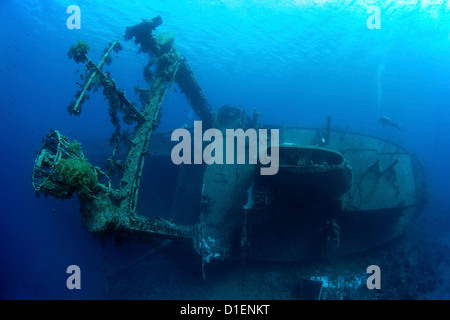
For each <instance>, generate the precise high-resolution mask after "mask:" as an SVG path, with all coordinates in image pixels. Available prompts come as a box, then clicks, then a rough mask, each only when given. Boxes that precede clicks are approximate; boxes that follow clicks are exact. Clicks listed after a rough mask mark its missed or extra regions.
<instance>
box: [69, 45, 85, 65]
mask: <svg viewBox="0 0 450 320" xmlns="http://www.w3.org/2000/svg"><path fill="white" fill-rule="evenodd" d="M89 50H90V48H89V45H88V44H87V42H86V41H83V40H78V42H77V44H75V45H72V46H71V47H70V49H69V52H67V56H68V57H69V59H73V60H74V61H75V62H76V63H79V62H82V63H84V62H86V60H87V56H86V54H87V53H88V52H89Z"/></svg>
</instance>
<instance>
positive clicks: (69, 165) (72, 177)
mask: <svg viewBox="0 0 450 320" xmlns="http://www.w3.org/2000/svg"><path fill="white" fill-rule="evenodd" d="M72 144H73V143H72ZM56 171H57V173H58V175H59V177H60V179H61V180H62V181H63V182H64V183H66V184H68V185H70V186H73V187H75V188H76V191H77V192H78V194H79V195H81V196H85V195H88V194H92V193H93V191H94V189H95V188H96V187H97V186H98V177H97V172H96V171H95V170H94V169H93V167H92V166H91V165H90V164H89V163H88V162H87V161H86V159H76V158H68V159H64V158H61V159H60V160H59V162H58V165H57V167H56Z"/></svg>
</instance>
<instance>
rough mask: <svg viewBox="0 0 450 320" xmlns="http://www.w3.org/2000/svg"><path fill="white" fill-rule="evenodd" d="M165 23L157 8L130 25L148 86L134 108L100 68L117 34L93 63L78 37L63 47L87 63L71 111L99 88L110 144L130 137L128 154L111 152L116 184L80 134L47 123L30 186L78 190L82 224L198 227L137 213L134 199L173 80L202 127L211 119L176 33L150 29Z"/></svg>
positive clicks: (154, 230) (144, 229) (98, 228)
mask: <svg viewBox="0 0 450 320" xmlns="http://www.w3.org/2000/svg"><path fill="white" fill-rule="evenodd" d="M161 24H162V19H161V17H160V16H157V17H155V18H153V19H144V20H143V21H142V22H141V23H139V24H137V25H135V26H132V27H128V28H127V29H126V32H125V36H124V39H125V40H127V41H129V40H132V39H134V42H135V44H137V45H139V46H140V49H139V52H142V53H146V54H148V55H149V61H148V63H147V65H146V66H145V68H144V72H143V74H144V78H145V80H146V82H147V83H148V84H149V88H136V92H138V93H139V96H140V100H141V104H142V105H141V107H140V108H138V107H137V106H136V104H135V103H133V102H131V101H130V100H129V99H128V98H127V97H126V94H125V92H124V91H123V90H121V89H119V88H118V87H117V86H116V82H115V81H114V80H113V79H112V78H111V75H110V74H109V72H104V71H103V70H102V68H103V66H104V64H109V63H111V62H112V58H111V53H112V52H116V53H117V52H119V51H120V50H121V49H122V47H121V45H120V43H119V41H118V40H115V41H113V42H112V43H111V44H110V45H109V46H108V47H107V48H106V49H105V51H104V53H103V56H102V58H101V60H100V62H99V63H98V64H95V63H94V62H93V61H92V60H91V59H90V58H89V57H88V55H87V53H88V51H89V46H88V44H87V43H86V42H84V41H79V42H78V43H77V44H76V45H74V46H72V47H71V48H70V50H69V52H68V56H69V58H73V59H74V61H75V62H76V63H85V72H84V74H83V75H82V79H83V83H82V84H81V85H80V90H79V91H78V92H77V94H76V95H75V98H76V99H75V100H74V101H73V102H71V103H70V105H69V107H68V108H67V109H68V111H69V113H70V114H72V115H80V114H81V111H82V106H83V104H84V102H85V101H86V100H87V99H88V98H89V97H88V94H87V93H88V92H90V91H96V90H98V89H99V88H103V94H104V96H105V98H106V99H107V100H108V102H109V110H108V112H109V114H110V116H111V121H112V123H113V125H114V126H115V132H114V134H113V136H112V138H111V141H112V143H113V144H114V146H115V148H114V151H113V156H114V155H115V153H116V151H117V148H118V145H119V143H121V142H124V141H125V140H127V142H128V147H129V149H128V152H127V155H126V160H125V161H123V162H122V161H116V160H114V159H113V157H110V158H108V160H109V161H110V163H112V164H113V166H116V168H118V169H120V170H118V171H119V172H120V182H119V186H118V188H114V187H113V186H112V184H111V179H110V177H109V176H108V175H107V174H106V173H104V172H103V171H102V170H100V168H98V167H94V166H92V165H91V164H90V163H89V162H88V161H87V159H86V157H85V155H84V153H83V152H82V150H81V144H80V143H79V142H77V141H75V140H74V141H72V142H70V141H69V139H67V138H66V137H64V136H63V135H62V134H61V133H59V132H58V131H52V132H51V133H50V134H49V135H47V137H46V138H45V139H44V142H43V144H42V146H41V149H40V150H39V152H38V156H37V158H36V161H35V166H34V170H33V177H32V180H33V187H34V189H35V190H36V192H39V193H41V194H44V195H45V196H47V195H51V196H53V197H56V198H62V199H66V198H70V197H71V196H72V195H73V194H74V193H75V192H76V193H77V194H78V197H79V200H80V212H81V216H82V222H83V226H84V227H85V229H86V230H88V231H89V232H91V233H94V234H103V233H106V232H111V231H121V232H129V233H135V234H136V233H137V234H146V235H150V236H158V237H166V238H193V237H194V234H195V228H194V227H192V226H181V225H176V224H174V223H172V222H170V221H168V220H165V219H162V218H151V217H148V216H143V215H139V214H138V212H137V209H136V208H137V199H138V194H139V187H140V183H141V177H142V174H143V168H144V162H145V157H146V155H147V154H148V153H149V152H148V144H149V141H150V139H151V137H152V134H153V132H154V130H155V129H156V128H157V127H158V125H159V121H160V117H161V105H162V102H163V100H164V97H165V95H166V93H167V91H168V89H169V88H170V86H171V84H172V83H174V82H175V83H177V84H178V86H179V87H180V89H181V91H182V92H183V93H184V94H185V96H186V98H187V100H188V101H189V103H190V104H191V106H192V108H193V110H194V111H195V112H196V113H197V114H198V116H199V117H200V119H201V120H202V122H203V126H204V127H207V128H208V127H211V126H212V123H213V118H214V117H213V112H212V111H211V107H210V105H209V103H208V101H207V99H206V97H205V95H204V94H203V91H202V90H201V88H200V85H199V84H198V82H197V80H196V78H195V76H194V74H193V72H192V69H191V68H190V66H189V64H188V62H187V60H186V58H185V57H184V56H182V55H180V54H179V53H178V51H177V49H176V47H175V45H174V40H175V37H174V35H173V34H171V33H169V32H164V33H160V34H155V33H154V30H155V29H156V28H157V27H158V26H159V25H161ZM119 115H121V116H122V120H123V121H124V122H125V123H126V124H128V125H130V126H134V133H133V134H132V135H130V136H129V135H127V134H125V133H124V132H123V131H122V130H121V128H120V118H119Z"/></svg>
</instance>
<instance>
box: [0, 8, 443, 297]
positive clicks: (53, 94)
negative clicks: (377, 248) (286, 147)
mask: <svg viewBox="0 0 450 320" xmlns="http://www.w3.org/2000/svg"><path fill="white" fill-rule="evenodd" d="M73 4H75V5H78V6H79V7H80V9H81V28H80V29H79V30H78V29H72V30H69V29H68V28H67V26H66V20H67V18H68V17H69V14H68V13H67V12H66V9H67V7H68V6H69V5H73ZM368 5H377V6H378V7H379V8H380V10H381V11H380V12H381V16H380V19H381V28H380V29H369V28H368V27H367V20H368V19H369V17H370V15H371V14H370V13H367V6H368ZM156 15H160V16H161V17H162V18H163V21H164V23H163V24H162V25H161V26H160V27H159V28H158V30H159V31H171V32H173V33H175V34H176V46H177V47H178V51H179V52H180V53H181V54H183V55H184V56H185V57H186V58H187V60H188V61H189V63H190V65H191V67H192V69H193V71H194V73H195V75H196V77H197V79H198V82H199V83H200V85H201V87H202V89H203V91H204V93H205V95H206V97H207V98H208V101H209V103H210V104H211V106H212V108H213V109H217V108H218V107H219V106H221V105H224V104H232V105H240V106H243V107H245V108H246V109H247V110H249V111H251V110H253V108H255V107H256V108H258V110H259V111H260V112H261V118H260V120H261V122H263V123H270V124H274V125H278V126H291V125H300V126H306V127H319V126H322V125H324V123H325V121H326V118H327V116H328V115H332V117H333V126H336V127H338V128H341V129H348V130H351V131H354V132H360V133H363V134H369V135H374V136H377V137H380V138H384V139H388V140H390V141H393V142H395V143H398V144H400V145H402V146H404V147H405V148H407V149H408V150H410V151H411V152H413V153H415V154H416V155H417V157H418V158H419V159H420V160H421V161H422V162H423V164H424V167H425V170H426V174H427V177H428V179H429V186H430V189H431V193H432V195H433V197H432V201H431V203H430V205H429V207H428V209H427V210H426V212H425V214H428V215H431V216H433V217H434V218H435V219H436V221H441V220H440V219H443V220H442V221H446V220H445V217H446V215H448V214H450V205H449V204H450V203H449V199H448V190H449V180H450V170H449V169H448V162H449V160H450V151H449V150H450V148H449V147H450V106H449V101H450V77H449V74H450V18H449V17H450V5H449V4H448V3H447V2H446V1H431V0H430V1H418V0H416V1H412V0H411V1H406V0H405V1H393V0H392V1H356V0H354V1H350V0H348V1H326V0H323V1H318V0H317V1H314V0H310V1H306V0H305V1H301V0H297V1H289V0H279V1H270V0H265V1H257V0H247V1H246V0H223V1H220V0H186V1H179V0H167V1H162V0H161V1H153V0H152V1H137V0H135V1H126V2H125V1H116V0H114V1H81V0H77V1H62V0H60V1H57V0H42V1H32V0H24V1H13V0H5V1H2V2H1V3H0V21H1V27H0V137H1V144H0V146H1V148H0V156H1V158H0V164H1V165H0V172H1V174H0V177H1V182H2V183H1V185H0V190H1V192H0V194H1V204H0V208H1V210H0V212H1V214H0V226H1V227H0V228H1V231H0V297H1V298H2V299H55V298H56V299H103V298H105V281H104V275H105V273H104V271H105V269H104V268H105V265H104V260H103V257H104V252H103V250H102V245H101V242H100V241H99V240H98V239H97V238H95V237H93V236H92V235H90V234H89V233H87V232H86V231H85V230H84V229H83V227H82V226H81V221H80V216H79V213H78V209H79V204H78V201H77V199H76V198H74V199H70V200H65V201H60V200H55V199H52V198H48V199H45V198H43V197H40V198H36V197H35V192H34V190H33V188H32V185H31V173H32V169H33V164H34V159H35V153H36V151H38V149H39V147H40V144H41V139H42V138H43V137H44V136H45V135H46V134H48V132H49V131H50V129H58V130H60V131H61V132H62V133H63V134H64V135H66V136H68V137H71V138H72V139H77V140H79V141H82V143H83V149H84V151H85V152H86V154H87V155H88V158H89V159H90V160H91V162H93V163H94V164H96V165H99V166H101V165H102V161H103V160H104V158H105V157H106V156H107V155H108V154H109V153H110V150H111V148H110V146H109V145H108V144H107V141H108V139H109V137H110V134H111V132H112V130H113V127H112V125H111V123H110V121H109V117H108V114H107V111H106V110H107V106H108V105H107V103H106V102H105V101H104V100H103V96H102V95H101V93H100V92H98V93H97V94H91V99H90V100H88V102H87V103H86V105H85V107H84V110H83V114H82V115H81V117H73V116H70V115H69V114H68V112H67V110H66V107H67V106H68V104H69V103H70V101H71V100H72V99H73V95H74V94H75V93H76V91H77V89H78V87H77V86H76V84H75V83H76V82H78V81H80V80H79V73H78V72H77V70H80V69H82V68H83V67H82V66H80V65H77V64H75V63H74V62H73V61H72V60H69V59H68V58H67V51H68V49H69V48H70V46H71V45H72V44H74V43H76V42H77V41H78V40H80V39H82V40H85V41H86V42H87V43H89V44H90V47H91V51H90V53H89V56H90V57H92V58H93V59H94V60H96V59H99V57H100V56H101V54H102V52H103V49H104V48H105V47H106V46H107V44H108V42H109V41H111V40H114V39H119V40H121V42H122V45H123V47H124V49H123V51H122V52H120V53H119V54H118V56H117V58H114V62H113V63H112V64H111V66H108V70H110V71H111V74H112V76H113V78H114V79H115V80H116V81H117V84H118V87H120V88H122V89H124V90H125V91H126V92H127V93H128V95H129V97H130V99H131V100H134V101H137V100H138V99H137V97H136V96H135V95H134V86H135V85H140V86H144V85H145V81H144V79H143V77H142V67H143V66H144V65H145V63H146V61H147V60H146V59H147V58H146V57H145V55H143V54H136V52H137V48H136V46H135V45H134V44H133V43H132V42H125V41H122V38H123V35H124V31H125V29H126V27H127V26H131V25H135V24H137V23H139V22H140V21H141V20H142V19H143V18H152V17H154V16H156ZM163 108H164V109H163V110H164V111H163V118H162V124H161V127H160V130H171V129H174V128H177V127H181V126H182V125H183V124H184V123H185V121H186V118H189V112H190V111H189V105H188V103H187V101H186V99H185V98H184V97H183V96H182V95H181V94H180V93H179V92H175V91H171V92H169V94H168V96H167V97H166V100H165V102H164V105H163ZM381 116H388V117H390V118H391V119H393V120H394V121H399V122H402V123H403V126H402V130H397V129H395V128H391V127H387V128H383V127H382V126H381V124H380V122H379V118H380V117H381ZM447 221H448V220H447ZM437 224H439V223H437ZM108 244H109V243H108ZM146 248H147V247H146V245H145V244H136V245H134V246H133V247H132V248H128V249H127V250H125V249H124V248H118V249H115V248H114V247H113V246H112V245H111V246H107V248H106V250H107V257H108V261H109V262H108V266H109V268H110V269H109V270H110V271H111V270H113V269H114V268H117V269H120V267H121V266H125V265H126V264H127V261H132V260H133V259H136V258H137V257H139V256H140V255H142V254H143V253H145V252H146V251H145V250H146ZM71 264H76V265H79V266H80V268H81V270H83V282H82V285H83V287H82V290H78V291H77V290H68V289H67V287H66V278H67V274H66V273H65V270H66V268H67V266H68V265H71ZM194 264H195V263H194ZM157 271H158V272H162V271H161V270H157ZM142 272H144V271H142ZM172 272H175V271H172ZM162 274H163V275H164V273H163V272H162ZM166 276H167V277H168V278H172V279H181V280H180V281H182V275H181V274H170V275H168V274H166ZM162 279H164V276H163V277H162ZM116 281H117V283H121V286H124V287H126V280H122V279H120V278H116ZM155 281H156V280H155ZM161 281H163V280H161ZM122 282H123V283H124V284H122ZM150 285H155V284H149V286H150ZM158 285H161V283H158ZM130 290H131V291H132V290H133V289H130ZM136 290H137V289H136ZM180 290H181V289H180ZM449 290H450V288H449ZM446 294H450V292H446V291H445V290H444V293H443V294H442V295H441V298H442V297H446ZM122 297H123V298H133V297H138V298H146V297H143V296H139V295H136V296H133V295H132V292H131V293H130V294H129V296H120V295H118V296H115V298H122ZM147 297H149V298H158V296H157V293H156V291H155V292H153V295H150V296H147ZM177 297H186V296H184V295H183V294H179V295H178V296H175V297H174V298H177ZM187 297H188V296H187ZM223 297H227V295H226V294H223ZM447 297H448V295H447ZM161 298H170V296H168V295H167V294H166V295H165V294H164V293H163V294H161Z"/></svg>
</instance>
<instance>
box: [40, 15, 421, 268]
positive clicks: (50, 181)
mask: <svg viewBox="0 0 450 320" xmlns="http://www.w3.org/2000/svg"><path fill="white" fill-rule="evenodd" d="M161 23H162V19H161V17H159V16H158V17H155V18H153V19H145V20H143V21H142V22H141V23H139V24H137V25H135V26H132V27H128V28H127V29H126V32H125V37H124V39H125V41H130V40H134V43H135V44H136V46H138V47H139V52H141V53H143V54H147V55H148V57H149V60H148V63H147V65H145V66H144V69H143V74H144V78H145V80H146V82H147V83H148V88H136V92H137V93H138V94H139V96H140V104H141V105H140V106H138V105H137V104H136V103H134V102H132V101H130V100H129V99H128V97H127V96H126V93H125V92H124V91H123V90H121V89H120V88H118V87H117V85H116V82H115V81H114V79H113V78H112V77H111V75H110V73H109V72H105V71H103V66H104V65H105V64H109V63H111V61H112V57H111V53H112V52H114V53H118V52H119V51H120V50H121V45H120V42H119V41H118V40H115V41H113V42H111V43H110V44H109V46H108V47H107V48H106V49H105V52H104V54H103V56H102V57H101V60H100V62H99V63H94V61H93V60H91V59H90V58H89V57H88V52H89V45H88V44H87V43H85V42H83V41H79V42H78V43H77V44H75V45H73V46H72V47H71V48H70V50H69V53H68V56H69V58H72V59H73V60H74V61H75V62H76V63H82V64H84V65H85V68H84V73H83V75H82V79H83V81H82V83H81V85H80V89H79V91H78V92H77V93H76V95H75V100H74V101H73V102H72V103H71V104H70V105H69V106H68V111H69V113H70V114H72V115H81V113H82V108H83V107H84V106H85V105H86V104H87V98H88V93H89V92H94V91H96V90H99V89H101V90H103V95H104V96H105V98H106V99H107V100H108V102H109V109H108V113H109V115H110V117H111V121H112V123H113V125H114V127H115V131H114V132H113V134H112V137H111V142H112V145H113V152H112V155H111V156H110V157H108V158H107V159H106V162H105V166H104V167H102V168H99V167H94V166H93V165H91V164H90V163H89V161H87V159H86V156H85V154H84V152H83V150H82V148H81V144H80V143H79V142H77V141H75V140H74V141H70V140H69V139H68V138H67V137H65V136H64V135H63V134H61V133H60V132H59V131H57V130H53V131H51V132H50V133H49V134H48V135H47V136H46V137H45V138H44V139H43V144H42V146H41V148H40V150H39V152H38V154H37V157H36V160H35V165H34V170H33V176H32V183H33V187H34V189H35V190H36V191H37V192H38V193H40V194H43V195H46V196H52V197H55V198H60V199H66V198H70V197H73V196H74V194H77V196H78V199H79V203H80V213H81V219H82V224H83V226H84V228H85V229H86V230H87V231H89V232H91V233H93V234H98V235H106V234H124V233H125V234H129V235H131V236H135V235H136V236H140V237H142V236H149V237H161V238H169V239H175V240H176V239H177V240H188V241H192V243H193V247H194V248H195V250H196V251H197V252H198V253H199V255H200V256H201V257H202V258H203V261H205V262H208V261H210V259H253V260H270V261H300V260H307V259H320V258H330V257H339V256H343V255H347V254H350V253H356V252H361V251H363V250H367V249H369V248H372V247H374V246H378V245H380V244H383V243H386V242H388V241H390V240H392V239H394V238H395V237H397V236H399V235H400V234H402V233H403V232H404V231H405V230H407V228H408V227H409V226H410V225H411V223H412V222H413V221H414V219H415V218H416V217H417V216H418V214H420V212H421V211H422V209H423V207H424V205H425V204H426V203H427V196H428V191H427V190H428V189H427V186H426V179H425V174H424V169H423V166H422V165H421V163H420V161H419V160H418V159H416V157H415V156H414V155H413V154H411V153H410V152H408V151H407V150H405V149H403V148H402V147H401V146H398V145H396V144H394V143H392V142H389V141H386V140H383V139H379V138H376V137H371V136H366V135H362V134H357V133H352V132H348V131H338V130H332V129H331V118H328V120H327V122H326V124H325V125H324V126H323V127H322V128H301V127H282V128H277V129H279V143H278V145H275V144H273V145H271V144H270V142H269V143H268V145H267V148H268V150H269V151H270V148H274V147H276V148H278V151H279V170H278V172H277V174H275V175H267V176H264V175H260V174H259V171H260V170H259V169H260V164H249V163H247V164H237V163H235V164H211V165H204V164H203V165H192V166H188V165H179V166H175V165H173V166H172V168H173V170H176V172H175V175H176V177H177V179H176V183H175V185H174V188H173V193H172V194H171V196H170V197H168V198H170V199H169V200H168V203H166V204H165V208H167V214H166V215H164V216H162V215H160V214H159V212H158V214H154V213H152V212H151V208H152V205H151V201H153V200H154V201H156V199H149V198H145V199H140V197H139V192H140V189H141V187H142V183H141V182H142V177H143V175H144V171H145V170H144V169H145V168H146V166H145V162H146V161H154V159H156V158H158V161H157V162H158V163H164V162H165V163H171V159H170V152H171V147H172V146H173V144H171V143H165V144H163V143H161V141H162V140H163V139H164V140H165V141H170V137H169V133H161V132H158V133H155V130H156V128H157V127H158V125H159V123H160V120H161V105H162V102H163V100H164V97H165V95H166V93H167V91H168V90H169V88H170V87H171V85H172V84H176V85H177V86H178V87H179V88H180V89H181V92H182V93H183V94H184V95H185V96H186V98H187V100H188V102H189V103H190V105H191V107H192V109H193V111H194V112H195V113H196V114H197V115H198V117H199V118H200V119H201V121H202V124H203V129H208V128H213V127H214V128H217V129H219V130H226V129H237V128H242V129H243V130H246V129H249V128H255V129H261V128H266V129H274V128H275V127H274V126H271V125H267V124H262V123H260V122H259V121H258V119H259V118H258V115H259V114H258V112H257V111H256V110H255V111H254V113H253V114H252V115H249V114H247V113H246V111H245V110H244V109H243V108H240V107H237V106H230V105H226V106H222V107H220V108H218V109H217V110H215V111H213V109H212V108H211V106H210V105H209V103H208V100H207V98H206V96H205V94H204V93H203V91H202V89H201V87H200V84H199V83H198V81H197V79H196V78H195V76H194V72H193V70H192V69H191V67H190V65H189V63H188V61H187V59H186V58H185V57H184V56H183V55H181V54H180V53H179V52H178V50H177V48H176V47H175V42H174V39H175V37H174V36H173V34H171V33H167V32H163V33H157V32H156V29H157V27H158V26H159V25H160V24H161ZM122 123H126V124H127V125H128V126H131V127H132V128H133V132H132V133H131V134H128V133H127V132H125V131H124V130H123V129H122V128H121V124H122ZM189 130H192V128H189ZM119 147H121V148H125V150H126V152H125V157H123V158H121V157H120V156H119V154H118V152H117V150H118V149H119ZM154 150H157V151H158V152H153V151H154ZM155 165H156V164H154V165H153V166H152V167H153V168H154V167H155ZM155 170H157V169H155ZM155 185H157V182H155ZM139 199H140V201H147V205H146V206H142V207H143V208H147V209H148V208H150V209H149V210H147V211H148V212H147V211H146V212H141V211H140V209H139V208H140V207H139V206H138V200H139Z"/></svg>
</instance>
